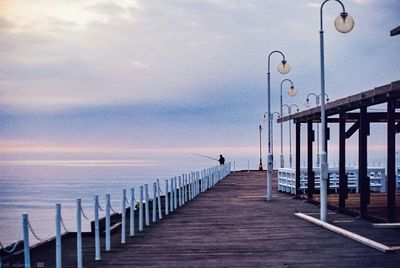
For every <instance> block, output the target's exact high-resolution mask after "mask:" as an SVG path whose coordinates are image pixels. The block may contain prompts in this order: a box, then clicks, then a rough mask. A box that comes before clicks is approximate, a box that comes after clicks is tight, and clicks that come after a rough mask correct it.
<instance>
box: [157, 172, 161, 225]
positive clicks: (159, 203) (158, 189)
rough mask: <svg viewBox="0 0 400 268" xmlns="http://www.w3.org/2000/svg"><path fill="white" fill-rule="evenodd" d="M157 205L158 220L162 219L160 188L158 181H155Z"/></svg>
mask: <svg viewBox="0 0 400 268" xmlns="http://www.w3.org/2000/svg"><path fill="white" fill-rule="evenodd" d="M157 204H158V218H159V219H160V220H161V219H162V210H161V188H160V180H159V179H157Z"/></svg>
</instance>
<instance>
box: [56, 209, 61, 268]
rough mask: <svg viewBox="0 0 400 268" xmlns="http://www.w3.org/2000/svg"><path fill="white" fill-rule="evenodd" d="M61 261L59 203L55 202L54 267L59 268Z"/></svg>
mask: <svg viewBox="0 0 400 268" xmlns="http://www.w3.org/2000/svg"><path fill="white" fill-rule="evenodd" d="M61 263H62V261H61V204H56V268H61V267H62V264H61Z"/></svg>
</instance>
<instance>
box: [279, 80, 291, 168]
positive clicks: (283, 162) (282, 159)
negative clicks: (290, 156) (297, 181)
mask: <svg viewBox="0 0 400 268" xmlns="http://www.w3.org/2000/svg"><path fill="white" fill-rule="evenodd" d="M285 81H288V82H289V83H290V84H291V86H290V88H291V89H294V85H293V82H292V80H290V79H283V80H282V82H281V95H280V104H281V105H280V106H281V110H280V114H283V111H282V109H283V107H282V105H283V96H282V86H283V83H284V82H285ZM280 167H281V168H284V167H285V157H284V156H283V122H281V156H280Z"/></svg>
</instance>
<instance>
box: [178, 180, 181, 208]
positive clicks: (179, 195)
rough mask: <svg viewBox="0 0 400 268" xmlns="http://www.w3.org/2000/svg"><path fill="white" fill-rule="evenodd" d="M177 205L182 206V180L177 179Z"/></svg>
mask: <svg viewBox="0 0 400 268" xmlns="http://www.w3.org/2000/svg"><path fill="white" fill-rule="evenodd" d="M178 205H179V206H180V207H181V206H182V178H181V176H179V177H178Z"/></svg>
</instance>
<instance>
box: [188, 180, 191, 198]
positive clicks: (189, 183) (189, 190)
mask: <svg viewBox="0 0 400 268" xmlns="http://www.w3.org/2000/svg"><path fill="white" fill-rule="evenodd" d="M188 177H189V182H188V185H189V189H188V193H189V200H192V178H191V177H190V174H188Z"/></svg>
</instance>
